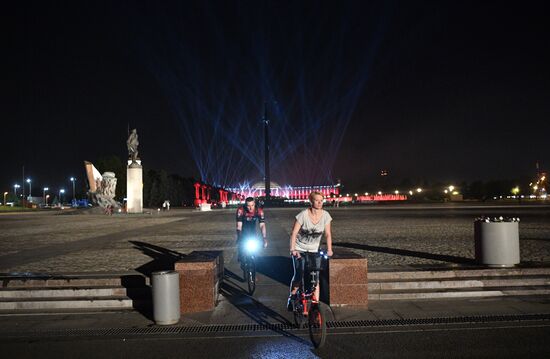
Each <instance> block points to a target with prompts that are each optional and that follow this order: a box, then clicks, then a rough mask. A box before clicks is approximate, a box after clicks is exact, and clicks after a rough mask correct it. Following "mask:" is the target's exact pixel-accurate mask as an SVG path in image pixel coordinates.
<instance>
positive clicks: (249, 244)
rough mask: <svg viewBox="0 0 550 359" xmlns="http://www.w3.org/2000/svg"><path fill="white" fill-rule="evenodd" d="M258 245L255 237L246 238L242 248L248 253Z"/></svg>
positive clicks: (253, 250)
mask: <svg viewBox="0 0 550 359" xmlns="http://www.w3.org/2000/svg"><path fill="white" fill-rule="evenodd" d="M259 247H260V245H259V244H258V240H257V239H247V240H246V242H245V243H244V248H245V249H246V251H247V252H249V253H253V252H256V251H257V250H258V248H259Z"/></svg>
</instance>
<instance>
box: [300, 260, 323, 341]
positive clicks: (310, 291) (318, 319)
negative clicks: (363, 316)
mask: <svg viewBox="0 0 550 359" xmlns="http://www.w3.org/2000/svg"><path fill="white" fill-rule="evenodd" d="M323 258H324V259H328V256H327V255H326V254H325V253H324V252H319V253H302V255H301V259H300V260H303V261H305V263H304V270H303V271H302V278H301V284H300V287H299V288H298V290H297V291H296V295H295V297H294V301H293V302H292V311H293V312H294V323H295V324H296V326H297V327H298V328H302V327H303V326H304V324H305V323H306V322H307V326H308V330H309V337H310V339H311V342H312V343H313V346H315V348H320V347H322V346H323V345H324V344H325V340H326V337H327V323H326V321H325V310H324V308H323V306H322V305H321V302H320V301H319V298H316V296H315V289H316V288H317V286H318V285H319V278H318V276H319V271H321V270H322V268H321V265H320V264H321V259H323ZM306 271H307V272H308V273H309V278H310V281H309V283H306V282H305V280H304V273H305V272H306Z"/></svg>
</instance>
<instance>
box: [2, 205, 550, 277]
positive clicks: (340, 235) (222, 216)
mask: <svg viewBox="0 0 550 359" xmlns="http://www.w3.org/2000/svg"><path fill="white" fill-rule="evenodd" d="M299 210H300V209H299V208H274V209H270V208H268V209H266V217H267V221H268V236H269V237H270V240H271V243H272V244H274V245H277V246H278V247H284V246H285V245H286V243H288V234H289V231H290V228H291V226H292V223H293V217H294V215H295V214H296V213H297V212H298V211H299ZM327 210H328V211H329V212H330V213H331V215H332V217H333V218H334V222H333V237H334V241H335V251H338V248H349V249H351V250H353V251H355V252H357V253H361V254H363V255H365V256H367V258H368V259H369V266H382V265H384V266H385V265H412V264H441V263H447V264H449V263H467V262H470V261H471V260H473V259H474V234H473V231H474V230H473V220H474V219H475V218H476V217H478V216H480V215H491V216H493V215H503V216H517V217H520V218H521V222H520V227H519V228H520V253H521V260H522V262H546V263H548V262H550V206H526V205H524V206H505V207H491V206H465V205H453V204H449V205H401V206H383V205H378V206H360V207H359V206H358V207H341V208H327ZM234 211H235V210H234V209H224V210H214V211H211V212H199V211H196V210H191V209H173V210H171V211H169V212H160V213H158V212H152V213H151V214H143V215H114V216H105V215H94V214H85V213H83V212H79V211H73V212H63V213H61V212H38V213H28V214H27V213H25V214H14V213H11V214H3V215H0V228H1V230H0V272H3V273H7V272H33V273H61V272H63V273H66V272H102V271H110V272H113V271H129V270H140V269H144V268H148V269H151V268H154V266H156V265H159V261H160V260H162V259H163V258H164V259H166V258H169V259H170V258H172V259H173V260H175V258H177V256H179V255H185V254H188V253H190V252H192V251H194V250H214V249H215V250H224V255H225V258H226V261H230V260H231V259H232V258H233V255H234V252H235V246H234V244H235V243H234V238H235V224H234V221H235V218H234Z"/></svg>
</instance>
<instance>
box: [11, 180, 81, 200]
mask: <svg viewBox="0 0 550 359" xmlns="http://www.w3.org/2000/svg"><path fill="white" fill-rule="evenodd" d="M69 181H71V182H72V183H73V196H74V186H75V182H76V178H75V177H71V178H69ZM25 182H27V183H28V184H29V196H30V197H32V185H31V184H32V180H31V179H30V178H27V180H26V181H25ZM18 188H21V185H19V184H17V183H16V184H14V185H13V192H14V194H15V196H16V197H17V189H18ZM49 190H50V189H49V188H48V187H44V188H43V189H42V197H43V198H44V202H45V203H47V199H48V198H49V197H50V195H49V194H48V195H46V191H49ZM64 193H65V189H64V188H61V189H59V197H61V195H62V194H64ZM7 195H8V192H4V204H5V203H6V196H7Z"/></svg>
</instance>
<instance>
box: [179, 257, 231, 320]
mask: <svg viewBox="0 0 550 359" xmlns="http://www.w3.org/2000/svg"><path fill="white" fill-rule="evenodd" d="M174 270H176V271H177V272H178V273H179V275H180V309H181V313H194V312H201V311H208V310H213V309H214V307H215V306H216V304H217V299H218V291H219V286H220V281H221V280H222V279H223V252H221V251H208V252H193V253H191V254H190V255H189V256H187V257H185V258H183V259H181V260H180V261H178V262H176V263H174Z"/></svg>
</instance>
